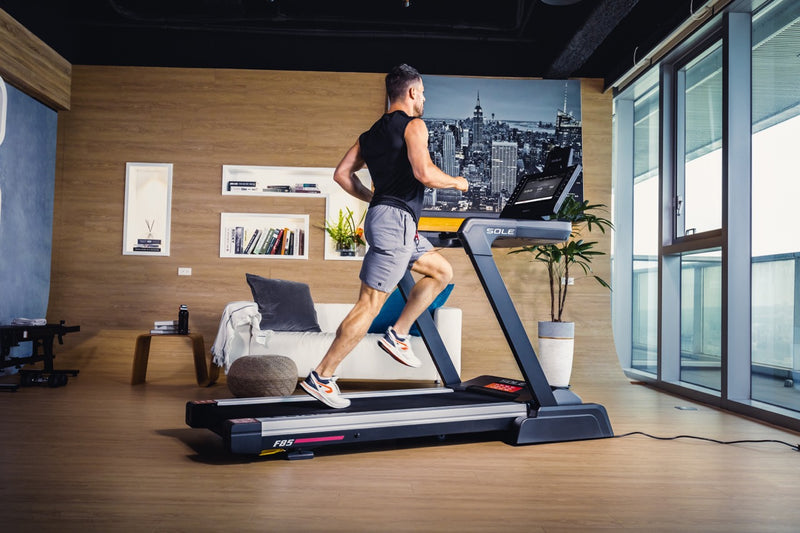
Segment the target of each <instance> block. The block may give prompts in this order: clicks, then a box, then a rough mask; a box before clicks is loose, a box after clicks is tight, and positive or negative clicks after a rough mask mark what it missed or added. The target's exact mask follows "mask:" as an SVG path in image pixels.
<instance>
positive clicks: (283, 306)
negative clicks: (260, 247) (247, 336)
mask: <svg viewBox="0 0 800 533" xmlns="http://www.w3.org/2000/svg"><path fill="white" fill-rule="evenodd" d="M246 276H247V284H248V285H249V286H250V291H251V292H252V293H253V301H254V302H256V303H257V304H258V312H259V313H261V329H262V330H267V329H270V330H273V331H322V330H321V329H320V327H319V323H318V322H317V312H316V311H315V310H314V301H313V300H312V299H311V291H310V290H309V288H308V285H306V284H305V283H300V282H297V281H287V280H283V279H269V278H263V277H261V276H257V275H255V274H246Z"/></svg>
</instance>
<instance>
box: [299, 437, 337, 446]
mask: <svg viewBox="0 0 800 533" xmlns="http://www.w3.org/2000/svg"><path fill="white" fill-rule="evenodd" d="M329 440H344V435H334V436H333V437H315V438H313V439H295V440H294V443H295V444H306V443H308V442H325V441H329Z"/></svg>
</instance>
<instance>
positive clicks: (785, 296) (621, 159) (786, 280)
mask: <svg viewBox="0 0 800 533" xmlns="http://www.w3.org/2000/svg"><path fill="white" fill-rule="evenodd" d="M728 10H730V11H728ZM743 10H744V11H743ZM686 35H687V37H686V38H684V39H683V40H682V41H681V42H680V43H677V44H670V45H669V46H670V47H671V48H670V49H669V50H667V49H666V46H667V45H666V44H665V45H664V46H665V48H664V49H662V50H659V53H658V54H655V55H656V56H658V57H659V58H660V59H659V61H660V63H659V64H657V65H654V66H652V67H651V68H650V70H649V71H647V72H645V73H643V74H642V75H640V76H639V78H638V79H637V80H636V81H634V82H633V83H631V85H630V86H628V87H623V88H621V89H620V88H617V89H618V92H617V94H616V95H615V100H614V103H615V109H617V110H618V111H619V112H618V113H617V114H616V115H615V129H614V132H615V139H614V141H615V142H614V151H615V152H614V154H615V161H614V198H615V200H617V199H618V201H617V202H616V203H615V211H614V218H615V222H617V220H619V221H620V222H623V223H622V224H617V226H616V230H615V242H614V254H615V257H614V261H615V263H614V266H615V269H616V272H624V273H627V274H626V275H627V278H625V277H623V275H622V274H615V276H616V277H615V283H616V284H617V285H616V286H615V290H614V293H612V311H613V312H614V320H615V325H614V327H615V334H616V332H617V331H618V330H621V328H620V327H619V326H618V324H619V323H620V322H621V321H622V320H624V319H625V317H630V319H631V320H630V328H629V330H628V331H626V335H629V338H630V345H629V346H620V345H619V344H620V342H621V341H620V340H619V339H622V338H624V337H621V336H620V337H617V338H618V340H617V343H618V352H619V357H620V362H621V364H622V365H623V368H624V371H625V373H626V375H628V376H629V377H632V378H634V379H637V380H642V381H646V382H648V383H652V384H654V385H656V386H659V387H662V388H664V389H667V390H669V391H671V392H675V393H678V394H681V395H684V396H687V397H689V398H692V399H695V400H699V401H705V402H708V403H711V404H713V405H716V406H720V407H723V408H726V409H730V410H733V411H736V412H740V413H743V414H746V415H748V416H752V417H756V418H760V419H762V420H766V421H768V422H771V423H776V424H779V425H783V426H786V427H789V428H792V429H795V430H800V231H798V229H797V224H796V220H797V214H796V213H797V211H798V208H797V204H798V199H800V179H798V169H800V150H798V149H797V139H798V138H800V89H799V88H800V1H797V0H757V1H753V2H746V1H735V2H732V3H730V4H728V5H727V7H725V8H723V10H722V12H721V13H719V14H717V15H715V16H714V17H712V18H711V19H710V20H709V21H707V23H706V24H705V25H703V26H702V27H699V28H697V29H696V30H694V31H692V32H687V33H686ZM631 213H632V215H631ZM627 226H630V227H627ZM627 287H630V290H629V291H628V290H626V288H627ZM628 306H629V307H628ZM623 308H624V309H623ZM625 311H627V313H629V314H626V313H625Z"/></svg>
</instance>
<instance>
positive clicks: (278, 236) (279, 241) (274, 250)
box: [269, 229, 283, 255]
mask: <svg viewBox="0 0 800 533" xmlns="http://www.w3.org/2000/svg"><path fill="white" fill-rule="evenodd" d="M275 231H276V232H277V233H276V237H275V244H273V245H272V249H271V250H270V251H269V253H270V255H278V254H280V250H281V244H282V243H283V230H282V229H276V230H275Z"/></svg>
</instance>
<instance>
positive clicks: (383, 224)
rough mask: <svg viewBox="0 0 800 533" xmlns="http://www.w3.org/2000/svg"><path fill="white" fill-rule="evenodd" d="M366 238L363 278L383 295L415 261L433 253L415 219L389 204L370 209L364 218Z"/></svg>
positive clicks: (361, 276) (362, 266) (362, 279)
mask: <svg viewBox="0 0 800 533" xmlns="http://www.w3.org/2000/svg"><path fill="white" fill-rule="evenodd" d="M364 237H366V240H367V244H369V248H368V249H367V254H366V255H365V256H364V262H363V264H362V265H361V275H360V278H361V281H363V282H364V283H366V284H367V285H369V286H370V287H372V288H373V289H376V290H379V291H382V292H390V291H391V290H392V289H394V287H395V286H396V285H397V284H398V283H399V282H400V280H401V279H402V277H403V275H405V273H406V271H407V270H409V269H410V268H411V266H412V265H413V264H414V262H415V261H416V260H417V259H419V258H420V257H422V256H423V255H424V254H425V253H427V252H429V251H431V250H433V245H432V244H431V243H430V241H429V240H428V239H426V238H425V237H423V236H422V235H418V234H417V225H416V224H415V223H414V217H412V216H411V214H410V213H408V212H407V211H404V210H402V209H400V208H398V207H392V206H389V205H376V206H374V207H370V208H369V210H368V211H367V216H366V218H365V219H364Z"/></svg>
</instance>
